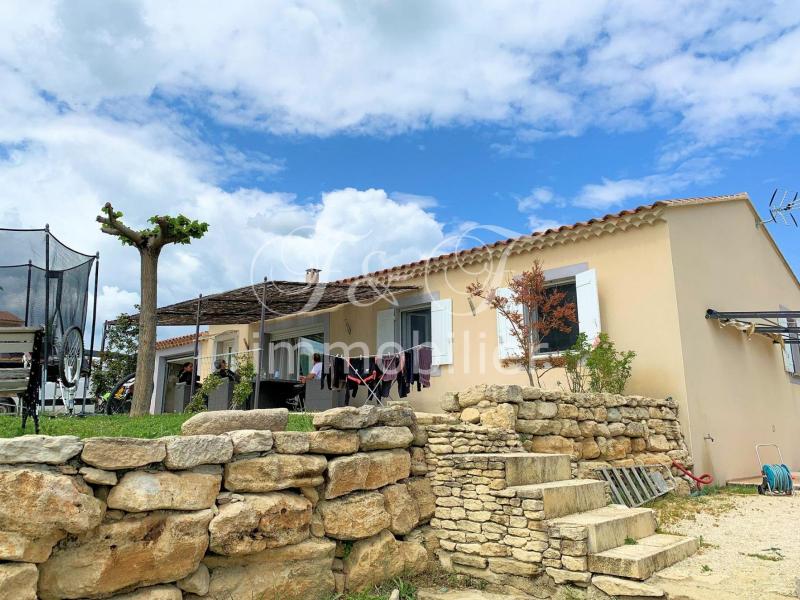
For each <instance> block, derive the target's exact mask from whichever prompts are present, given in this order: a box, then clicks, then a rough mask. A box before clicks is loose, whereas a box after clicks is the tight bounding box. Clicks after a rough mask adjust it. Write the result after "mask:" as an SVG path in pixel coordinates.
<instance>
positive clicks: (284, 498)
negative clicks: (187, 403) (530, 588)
mask: <svg viewBox="0 0 800 600" xmlns="http://www.w3.org/2000/svg"><path fill="white" fill-rule="evenodd" d="M216 417H218V418H216ZM287 417H288V414H287V412H286V411H285V410H269V411H247V412H242V411H229V412H223V413H207V414H202V415H198V416H196V417H193V418H192V419H190V420H189V421H187V422H186V423H185V424H184V427H183V433H184V435H182V436H175V437H168V438H159V439H153V440H143V439H128V438H90V439H87V440H85V441H82V440H80V439H78V438H75V437H69V436H62V437H47V436H24V437H19V438H13V439H5V440H0V600H35V599H36V598H40V599H41V600H60V599H67V598H69V599H79V598H80V599H90V598H114V599H115V600H122V599H124V600H182V599H193V600H196V599H199V598H208V599H209V600H252V599H253V598H281V599H283V600H292V599H298V600H300V599H302V600H310V599H324V598H328V597H331V596H332V595H333V594H335V593H336V592H342V591H345V590H361V589H365V588H367V587H369V586H371V585H373V584H375V583H378V582H381V581H384V580H386V579H390V578H392V577H395V576H398V575H400V574H403V573H407V572H416V571H419V570H422V569H424V568H425V567H426V566H427V564H428V562H429V556H431V554H430V552H431V551H432V550H433V549H434V548H435V541H434V540H435V538H434V536H433V534H432V532H431V528H430V527H429V526H428V525H427V523H428V522H429V521H430V519H431V518H432V516H433V512H434V509H435V498H434V495H433V492H432V480H431V479H429V478H427V477H425V476H424V475H426V473H427V464H426V461H425V456H424V450H423V447H422V446H424V444H425V440H426V433H425V431H424V429H422V428H421V427H419V426H418V424H417V422H416V419H415V416H414V413H413V411H411V410H410V409H408V408H405V407H392V408H377V407H373V406H366V407H361V408H350V407H346V408H339V409H334V410H332V411H328V412H326V413H320V414H318V415H316V417H315V419H314V423H315V427H316V429H317V430H316V431H313V432H287V431H285V429H286V423H287Z"/></svg>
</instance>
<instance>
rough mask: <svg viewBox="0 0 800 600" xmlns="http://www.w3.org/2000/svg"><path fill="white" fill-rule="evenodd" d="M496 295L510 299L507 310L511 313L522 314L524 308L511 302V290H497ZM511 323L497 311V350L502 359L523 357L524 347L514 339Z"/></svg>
mask: <svg viewBox="0 0 800 600" xmlns="http://www.w3.org/2000/svg"><path fill="white" fill-rule="evenodd" d="M494 293H495V295H496V296H500V297H501V298H506V299H508V303H507V304H506V308H507V309H508V310H509V311H517V312H519V313H522V306H521V305H519V304H514V303H513V302H512V301H511V297H512V292H511V290H510V289H509V288H497V289H496V290H495V292H494ZM512 331H513V329H512V327H511V321H509V320H508V319H506V318H505V317H504V316H503V314H502V313H501V312H500V311H499V310H498V311H497V348H498V352H499V353H500V358H512V357H516V356H521V355H522V347H521V346H520V345H519V340H517V338H515V337H514V334H513V333H512Z"/></svg>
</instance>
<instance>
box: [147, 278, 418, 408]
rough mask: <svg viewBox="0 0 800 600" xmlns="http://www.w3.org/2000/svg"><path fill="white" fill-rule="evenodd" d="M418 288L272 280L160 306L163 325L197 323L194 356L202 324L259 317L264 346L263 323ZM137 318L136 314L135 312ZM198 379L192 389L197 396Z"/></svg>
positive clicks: (235, 322)
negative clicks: (195, 388) (195, 387)
mask: <svg viewBox="0 0 800 600" xmlns="http://www.w3.org/2000/svg"><path fill="white" fill-rule="evenodd" d="M417 289H419V288H418V287H416V286H409V285H403V286H390V285H387V284H385V283H381V282H377V281H370V282H366V283H363V282H362V283H349V284H347V283H304V282H298V281H269V280H267V279H266V278H265V279H264V281H263V282H261V283H256V284H253V285H250V286H246V287H241V288H237V289H235V290H230V291H227V292H221V293H218V294H211V295H209V296H203V295H202V294H201V295H200V296H198V297H197V298H196V299H194V300H184V301H183V302H177V303H175V304H170V305H169V306H163V307H161V308H159V309H158V310H157V311H156V323H157V324H158V325H194V326H195V337H194V357H195V358H194V360H195V370H197V353H198V345H199V339H200V325H240V324H244V323H253V322H255V321H260V326H259V330H258V339H259V348H262V349H263V348H264V345H265V344H264V323H265V322H266V321H268V320H271V319H277V318H280V317H286V316H291V315H297V314H303V313H310V312H316V311H321V310H328V309H332V308H336V307H337V306H341V305H344V304H355V305H361V306H368V305H370V304H372V303H374V302H377V301H378V300H388V301H390V302H393V301H394V299H395V296H396V295H397V294H401V293H404V292H409V291H413V290H417ZM134 318H137V316H134ZM261 378H262V373H261V369H260V368H259V369H257V380H256V385H255V390H256V391H255V393H256V405H257V402H258V394H259V392H260V389H261V380H262V379H261ZM194 386H195V383H194V379H192V385H191V395H192V396H194V391H195V390H194Z"/></svg>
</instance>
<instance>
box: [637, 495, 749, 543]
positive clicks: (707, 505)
mask: <svg viewBox="0 0 800 600" xmlns="http://www.w3.org/2000/svg"><path fill="white" fill-rule="evenodd" d="M756 493H758V492H757V490H756V488H754V487H750V486H741V485H731V486H725V487H721V486H715V485H707V486H703V488H702V489H701V490H700V492H699V493H698V494H697V495H695V496H678V495H677V494H672V493H670V494H667V495H666V496H662V497H660V498H656V499H655V500H652V501H650V502H648V503H647V504H645V505H644V506H646V507H647V508H652V509H653V510H655V511H656V516H657V517H658V522H659V525H660V531H662V532H664V533H666V531H664V529H663V528H666V527H668V526H669V525H674V524H675V523H677V522H679V521H685V520H688V521H694V520H696V519H697V515H698V514H710V515H713V516H716V515H720V514H722V513H725V512H727V511H729V510H731V509H733V508H734V506H735V504H734V502H733V497H735V496H749V495H753V494H756Z"/></svg>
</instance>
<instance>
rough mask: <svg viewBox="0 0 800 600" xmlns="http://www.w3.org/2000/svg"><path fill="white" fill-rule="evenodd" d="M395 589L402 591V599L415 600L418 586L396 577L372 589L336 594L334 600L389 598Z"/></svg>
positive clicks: (382, 599) (379, 599) (385, 599)
mask: <svg viewBox="0 0 800 600" xmlns="http://www.w3.org/2000/svg"><path fill="white" fill-rule="evenodd" d="M350 545H352V542H351V543H350ZM394 590H397V591H399V592H400V600H415V599H416V597H417V586H416V585H415V584H414V583H413V582H412V581H410V580H409V579H407V578H400V577H395V578H394V579H392V580H391V581H387V582H385V583H383V584H381V585H379V586H377V587H375V588H373V589H371V590H364V591H361V592H349V593H347V594H345V595H341V594H336V595H335V596H334V597H333V600H388V598H389V596H390V595H391V593H392V591H394Z"/></svg>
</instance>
